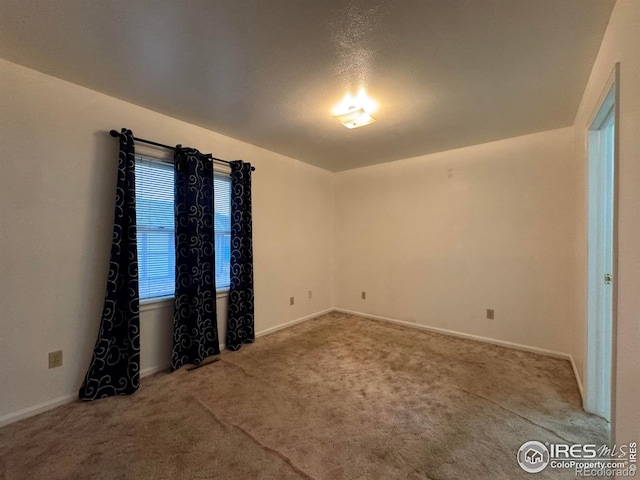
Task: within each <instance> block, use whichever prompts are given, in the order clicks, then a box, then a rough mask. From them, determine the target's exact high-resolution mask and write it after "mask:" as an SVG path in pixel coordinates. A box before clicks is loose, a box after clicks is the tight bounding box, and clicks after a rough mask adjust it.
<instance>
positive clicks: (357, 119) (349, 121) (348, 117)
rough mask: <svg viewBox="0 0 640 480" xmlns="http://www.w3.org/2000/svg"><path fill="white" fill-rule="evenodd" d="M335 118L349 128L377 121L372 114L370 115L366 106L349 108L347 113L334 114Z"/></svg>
mask: <svg viewBox="0 0 640 480" xmlns="http://www.w3.org/2000/svg"><path fill="white" fill-rule="evenodd" d="M333 118H335V119H336V120H338V121H339V122H340V123H341V124H343V125H344V126H345V127H347V128H358V127H364V126H365V125H369V124H371V123H373V122H375V121H376V119H375V118H373V117H372V116H371V115H369V114H368V113H367V112H366V111H365V109H364V108H357V109H354V110H349V111H348V112H346V113H341V114H340V115H334V116H333Z"/></svg>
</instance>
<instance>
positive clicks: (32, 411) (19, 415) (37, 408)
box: [0, 291, 333, 427]
mask: <svg viewBox="0 0 640 480" xmlns="http://www.w3.org/2000/svg"><path fill="white" fill-rule="evenodd" d="M228 293H229V292H228V291H226V292H219V293H217V294H216V295H221V294H222V295H227V294H228ZM164 301H165V302H166V301H167V300H166V299H165V300H164ZM154 303H156V304H157V303H159V302H154ZM155 308H160V307H155ZM332 311H333V308H328V309H326V310H322V311H321V312H316V313H312V314H311V315H306V316H304V317H300V318H297V319H295V320H292V321H290V322H287V323H283V324H282V325H277V326H275V327H271V328H267V329H266V330H262V331H260V332H257V333H256V337H262V336H264V335H269V334H270V333H274V332H277V331H278V330H282V329H283V328H287V327H292V326H293V325H295V324H297V323H301V322H304V321H306V320H311V319H313V318H316V317H319V316H321V315H324V314H325V313H330V312H332ZM224 349H225V345H224V343H221V344H220V351H222V350H224ZM168 368H169V365H168V364H167V365H154V366H151V367H147V368H144V369H142V370H140V378H144V377H148V376H149V375H153V374H154V373H158V372H161V371H162V370H166V369H168ZM77 399H78V394H77V393H72V394H70V395H65V396H63V397H58V398H54V399H53V400H48V401H46V402H42V403H39V404H37V405H33V406H31V407H27V408H23V409H22V410H18V411H17V412H12V413H8V414H6V415H3V416H2V417H0V427H3V426H5V425H9V424H10V423H14V422H17V421H18V420H23V419H25V418H29V417H33V416H35V415H38V414H40V413H44V412H46V411H48V410H51V409H53V408H56V407H59V406H61V405H65V404H67V403H71V402H73V401H75V400H77Z"/></svg>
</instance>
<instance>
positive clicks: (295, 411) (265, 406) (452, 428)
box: [0, 312, 608, 480]
mask: <svg viewBox="0 0 640 480" xmlns="http://www.w3.org/2000/svg"><path fill="white" fill-rule="evenodd" d="M219 358H220V360H219V361H218V362H216V363H213V364H211V365H207V366H205V367H202V368H199V369H196V370H193V371H191V372H188V371H186V370H184V369H182V370H179V371H177V372H175V373H173V374H167V373H160V374H156V375H153V376H151V377H148V378H145V379H143V380H142V382H141V386H140V389H139V390H138V392H137V393H136V394H134V395H132V396H129V397H114V398H108V399H103V400H98V401H94V402H90V403H80V402H75V403H71V404H68V405H64V406H61V407H58V408H56V409H54V410H51V411H49V412H46V413H44V414H41V415H38V416H36V417H32V418H29V419H26V420H22V421H20V422H16V423H14V424H11V425H8V426H6V427H4V428H1V429H0V478H1V479H3V480H4V479H6V480H13V479H47V480H50V479H76V478H77V479H169V478H171V479H225V480H226V479H284V480H288V479H292V480H293V479H318V480H320V479H326V480H329V479H432V480H449V479H455V480H459V479H465V480H466V479H509V480H512V479H518V478H532V477H534V478H536V479H548V478H574V477H573V474H572V472H570V471H568V470H565V471H561V470H551V469H550V468H547V469H546V470H544V471H543V472H541V473H539V474H536V475H533V476H532V475H531V474H527V473H525V472H524V471H522V470H521V469H520V467H519V466H518V465H517V463H516V452H517V450H518V448H519V447H520V445H521V444H522V443H524V442H525V441H528V440H534V439H535V440H539V441H542V442H545V441H548V442H553V443H558V442H594V443H606V442H607V437H608V431H607V426H606V423H605V422H604V421H603V420H602V419H600V418H598V417H595V416H592V415H589V414H586V413H585V412H584V411H583V410H582V409H581V407H580V396H579V393H578V389H577V385H576V382H575V379H574V377H573V373H572V370H571V366H570V364H569V363H568V362H567V361H565V360H559V359H554V358H549V357H545V356H540V355H536V354H532V353H526V352H521V351H516V350H511V349H506V348H502V347H497V346H494V345H489V344H484V343H479V342H474V341H470V340H465V339H460V338H454V337H448V336H444V335H438V334H434V333H430V332H424V331H420V330H416V329H411V328H407V327H402V326H399V325H395V324H389V323H385V322H379V321H375V320H369V319H364V318H360V317H355V316H351V315H346V314H342V313H335V312H334V313H330V314H327V315H324V316H322V317H319V318H317V319H314V320H310V321H307V322H304V323H301V324H298V325H296V326H293V327H291V328H287V329H284V330H281V331H279V332H276V333H274V334H271V335H268V336H265V337H261V338H259V339H258V340H257V342H256V343H255V344H253V345H246V346H244V347H243V348H242V349H241V350H240V351H238V352H228V351H225V352H223V353H222V355H220V357H219Z"/></svg>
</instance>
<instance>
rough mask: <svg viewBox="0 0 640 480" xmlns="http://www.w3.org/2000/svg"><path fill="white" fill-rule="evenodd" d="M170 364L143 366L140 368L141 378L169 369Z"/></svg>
mask: <svg viewBox="0 0 640 480" xmlns="http://www.w3.org/2000/svg"><path fill="white" fill-rule="evenodd" d="M170 366H171V365H169V364H168V363H167V364H165V365H154V366H153V367H147V368H143V369H142V370H140V378H144V377H148V376H149V375H153V374H154V373H158V372H161V371H162V370H167V369H169V367H170Z"/></svg>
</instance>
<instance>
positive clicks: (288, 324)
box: [256, 308, 335, 338]
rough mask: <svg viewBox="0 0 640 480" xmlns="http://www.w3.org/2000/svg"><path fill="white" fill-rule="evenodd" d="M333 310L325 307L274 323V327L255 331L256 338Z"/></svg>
mask: <svg viewBox="0 0 640 480" xmlns="http://www.w3.org/2000/svg"><path fill="white" fill-rule="evenodd" d="M334 310H335V309H334V308H327V309H326V310H322V311H320V312H316V313H312V314H310V315H306V316H304V317H300V318H296V319H295V320H291V321H290V322H287V323H283V324H281V325H276V326H275V327H271V328H267V329H266V330H262V331H260V332H256V338H258V337H263V336H265V335H269V334H271V333H275V332H277V331H278V330H282V329H284V328H288V327H293V326H294V325H296V324H298V323H302V322H305V321H307V320H311V319H314V318H316V317H319V316H321V315H325V314H327V313H331V312H333V311H334Z"/></svg>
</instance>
